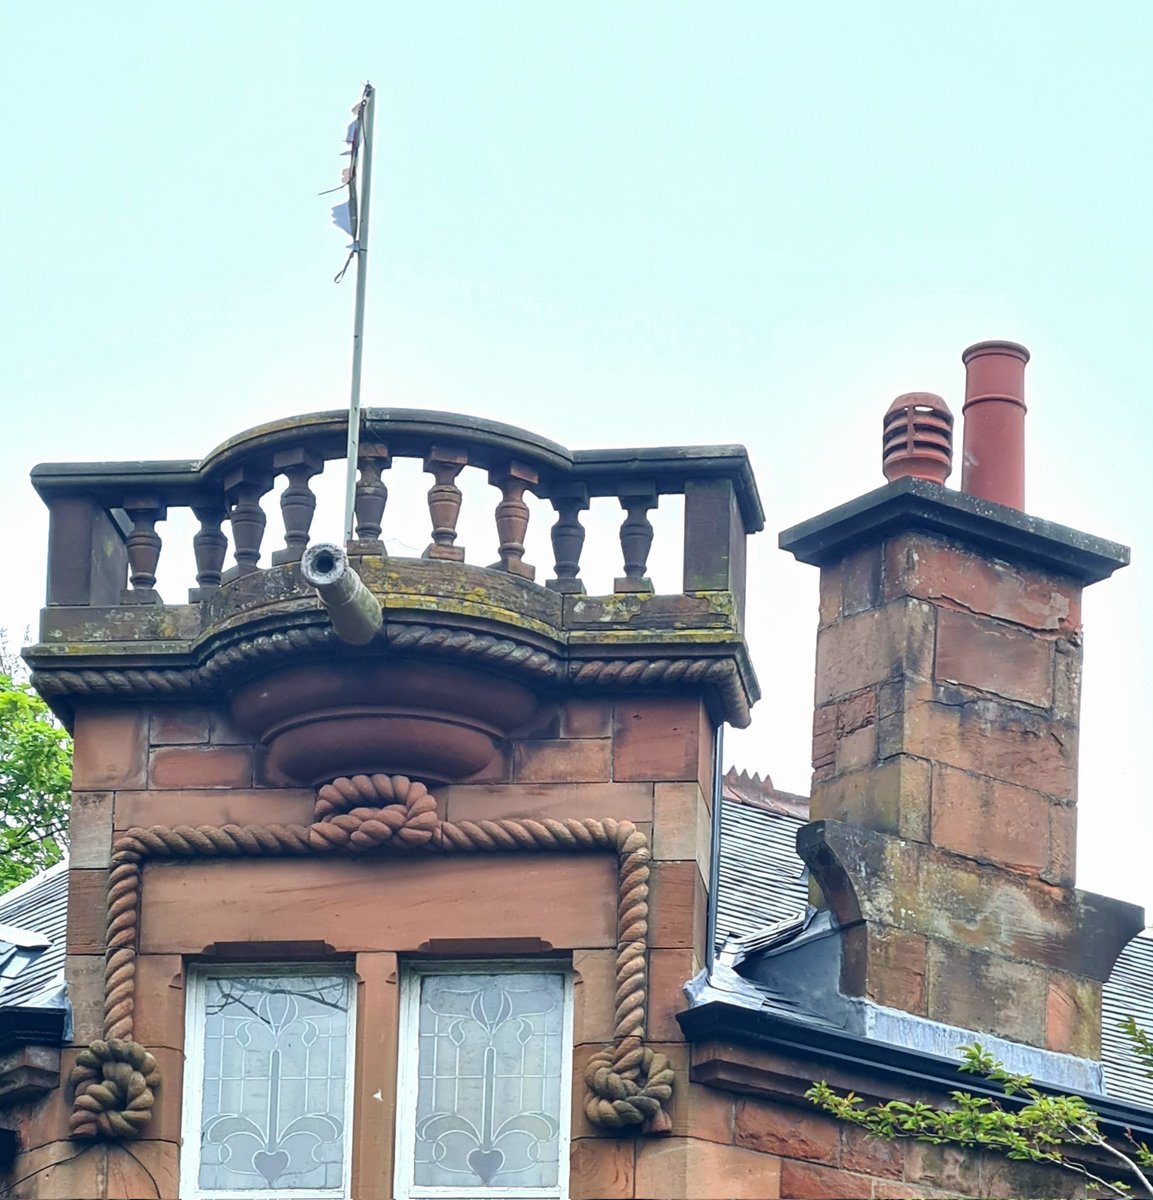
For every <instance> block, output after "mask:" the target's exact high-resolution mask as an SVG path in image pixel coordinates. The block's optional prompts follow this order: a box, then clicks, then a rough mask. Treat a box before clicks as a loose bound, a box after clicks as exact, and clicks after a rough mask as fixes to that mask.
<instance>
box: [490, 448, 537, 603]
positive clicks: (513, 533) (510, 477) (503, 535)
mask: <svg viewBox="0 0 1153 1200" xmlns="http://www.w3.org/2000/svg"><path fill="white" fill-rule="evenodd" d="M488 481H489V483H491V484H492V486H493V487H498V488H500V495H501V500H500V503H499V504H498V505H497V506H496V535H497V537H498V538H499V539H500V548H499V549H498V550H497V553H498V554H499V555H500V562H496V563H493V564H492V568H491V569H492V570H494V571H507V572H508V573H509V574H510V575H519V576H520V577H521V578H522V579H535V578H536V567H530V566H529V564H528V563H526V562H525V561H524V538H525V534H526V533H527V532H528V518H529V509H528V505H527V504H526V503H525V499H524V493H525V488H527V487H528V486H529V485H530V484H534V483H539V482H540V476H539V475H538V474H537V472H536V471H535V470H534V469H533V468H532V467H530V466H527V465H526V464H525V463H519V462H511V463H509V464H508V466H507V467H503V468H501V469H500V470H496V471H489V473H488Z"/></svg>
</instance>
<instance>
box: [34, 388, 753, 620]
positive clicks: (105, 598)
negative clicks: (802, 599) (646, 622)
mask: <svg viewBox="0 0 1153 1200" xmlns="http://www.w3.org/2000/svg"><path fill="white" fill-rule="evenodd" d="M346 422H347V418H346V416H345V414H344V413H318V414H313V415H310V416H306V417H300V418H294V419H292V420H287V421H282V422H277V423H274V424H269V425H264V426H261V427H259V428H257V429H253V430H250V431H248V432H246V433H243V434H241V435H239V436H238V437H236V438H233V439H231V440H230V441H228V442H225V443H224V444H223V445H222V446H220V447H219V448H218V449H216V450H214V451H213V452H212V453H211V454H210V455H208V457H207V458H204V459H201V460H190V461H175V462H130V463H50V464H44V465H41V466H38V467H36V468H35V470H34V471H33V473H32V481H33V484H34V485H35V487H36V489H37V491H38V492H39V493H40V495H41V497H42V498H43V499H44V501H45V502H46V503H47V505H48V507H49V509H50V510H51V534H50V552H49V578H48V598H47V599H48V604H49V605H69V606H75V605H97V606H100V605H104V606H108V605H119V604H159V603H161V599H160V596H159V595H158V593H157V591H156V574H157V567H158V564H159V561H160V557H161V553H162V550H163V535H162V533H161V529H162V528H163V523H164V522H165V520H166V518H167V517H168V514H169V512H170V511H172V510H173V509H178V508H186V509H190V510H191V511H192V512H193V513H194V514H195V516H196V519H197V521H198V522H199V526H200V527H199V530H198V531H197V533H196V534H195V536H194V538H193V551H194V555H195V563H196V586H195V587H194V588H193V589H192V590H191V592H190V595H189V600H190V602H192V603H197V602H200V601H203V600H205V599H206V598H208V597H209V596H210V594H211V593H212V592H214V591H215V590H216V589H218V588H220V587H221V586H224V585H227V584H228V583H229V582H230V581H231V580H233V579H235V578H237V577H239V576H243V575H247V574H250V573H252V572H255V571H258V570H260V569H261V568H262V565H270V566H280V565H283V564H285V563H291V562H297V561H299V560H300V557H301V555H302V553H303V551H304V548H305V547H306V546H307V545H308V542H309V537H310V532H311V525H312V521H313V516H314V513H315V511H316V496H315V495H314V493H313V490H312V486H311V482H312V480H313V478H314V476H316V475H317V474H319V473H320V471H321V470H322V469H323V467H324V464H325V463H326V462H328V461H331V460H334V459H343V458H344V454H345V430H346V427H347V426H346ZM399 458H412V459H418V460H420V461H421V462H422V463H423V466H424V470H425V471H426V472H427V473H428V474H429V475H430V476H431V477H432V486H431V487H430V488H429V490H428V495H427V505H428V512H429V521H430V526H431V535H430V541H429V544H428V547H427V548H426V549H425V551H424V555H423V557H424V558H426V559H431V560H439V561H444V562H463V561H465V550H464V548H463V547H461V546H459V545H458V544H457V523H458V519H459V516H460V511H461V504H462V493H461V490H460V488H459V487H458V486H457V484H458V479H459V477H460V476H461V473H462V472H463V471H465V470H469V469H474V470H480V471H483V472H485V473H486V475H487V478H488V482H489V483H490V484H491V485H492V486H493V487H494V488H496V489H497V490H498V491H499V494H500V499H499V501H498V503H497V505H496V509H495V521H494V524H495V530H494V533H495V538H494V541H495V543H496V556H497V561H496V562H495V563H494V564H492V566H491V568H490V569H492V570H495V571H501V572H504V573H506V574H509V575H514V576H517V577H519V578H522V579H526V580H533V579H535V577H536V574H537V572H536V568H534V567H532V566H530V565H529V564H528V563H527V562H525V559H524V554H525V549H524V539H525V533H526V531H527V528H528V523H529V507H528V504H527V503H526V501H525V495H526V493H530V494H532V495H535V496H539V497H541V498H542V499H546V500H548V501H549V502H550V503H551V504H552V506H553V508H554V509H555V512H556V520H555V523H554V524H553V526H552V529H551V536H552V546H553V555H554V563H553V567H552V571H551V574H550V575H549V576H548V578H547V579H546V580H544V583H545V586H546V587H548V588H550V589H552V590H553V591H556V592H561V593H583V592H584V590H585V588H584V585H583V583H582V582H581V579H580V569H581V553H582V549H583V547H584V541H585V530H584V527H583V526H582V523H581V514H582V512H583V511H584V510H585V509H587V508H588V505H589V501H590V499H593V498H595V497H604V496H607V497H615V498H616V499H618V500H619V502H620V505H621V509H622V513H623V519H622V523H621V526H620V546H621V552H622V559H623V570H622V574H621V575H620V576H619V577H617V579H616V580H615V583H614V591H615V592H618V593H623V592H641V593H643V592H651V591H652V584H651V582H650V581H649V579H648V578H647V573H646V572H647V564H648V558H649V552H650V549H651V547H652V543H653V527H652V524H651V523H650V521H649V514H650V512H652V511H653V510H654V509H656V508H657V507H658V505H659V504H660V500H661V497H662V496H667V495H683V496H684V497H685V532H684V537H685V544H684V591H686V592H694V591H711V590H718V589H723V590H727V591H730V592H732V593H734V594H735V595H736V596H737V597H738V600H740V599H743V591H744V579H743V566H744V554H743V544H744V538H745V536H746V535H747V534H749V533H753V532H756V531H757V530H759V529H761V528H762V526H763V520H764V518H763V514H762V511H761V507H760V501H759V498H758V496H757V490H756V484H755V481H754V479H753V476H752V471H751V468H750V466H749V462H748V458H747V455H746V453H745V451H744V449H743V447H739V446H717V447H702V446H682V447H672V448H660V449H625V450H589V451H582V450H578V451H572V452H570V451H569V450H567V449H565V448H564V447H563V446H559V445H557V444H556V443H554V442H550V441H547V440H545V439H543V438H539V437H536V436H534V435H532V434H529V433H526V432H524V431H523V430H519V429H515V428H512V427H510V426H507V425H501V424H498V423H496V422H492V421H482V420H477V419H472V418H466V417H458V416H451V415H448V414H441V413H432V412H419V411H412V410H403V409H369V410H367V411H366V413H365V426H364V433H363V435H362V438H361V446H360V459H359V462H358V480H357V485H356V502H355V512H356V539H357V542H358V543H359V546H354V547H353V549H354V550H357V549H359V550H361V551H362V552H371V551H375V552H376V553H383V552H384V547H383V543H382V542H381V534H382V530H383V529H384V528H385V526H386V524H387V514H388V503H389V488H388V483H387V480H388V471H389V468H390V467H391V466H392V464H393V461H394V460H395V459H399ZM278 482H279V483H281V485H282V486H281V487H280V491H279V496H278V503H279V506H280V511H281V514H282V517H283V522H284V544H283V545H282V546H277V547H271V548H270V547H269V546H268V545H267V544H266V539H265V526H266V524H267V505H268V504H269V500H268V499H267V498H268V497H269V496H270V494H271V493H274V492H275V491H276V488H277V484H278ZM226 529H227V531H228V532H226Z"/></svg>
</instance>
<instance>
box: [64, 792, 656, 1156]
mask: <svg viewBox="0 0 1153 1200" xmlns="http://www.w3.org/2000/svg"><path fill="white" fill-rule="evenodd" d="M393 838H395V839H396V842H397V844H398V845H399V846H403V847H406V848H407V849H410V850H416V849H424V850H433V851H436V850H439V851H441V852H450V853H452V852H457V853H459V852H469V853H476V852H480V853H484V852H494V851H495V852H500V851H504V852H508V851H510V850H512V851H517V850H519V851H526V850H534V851H538V852H539V851H542V850H543V851H554V852H556V851H560V852H567V853H573V852H576V853H582V852H583V853H587V852H590V851H600V852H604V851H608V852H611V853H614V854H615V855H616V856H617V858H618V860H619V864H620V865H619V877H618V897H617V903H618V943H617V970H616V975H617V993H618V994H617V1004H616V1032H615V1035H614V1040H613V1042H612V1044H611V1045H609V1046H607V1047H606V1048H605V1049H604V1050H603V1051H601V1052H600V1053H599V1054H597V1055H594V1056H593V1058H592V1059H591V1060H590V1061H589V1063H588V1065H587V1067H586V1070H585V1083H586V1086H587V1088H588V1092H587V1098H586V1101H585V1113H586V1115H587V1116H588V1118H589V1120H590V1121H591V1122H592V1123H593V1124H594V1125H597V1126H600V1127H601V1128H602V1129H605V1130H607V1131H614V1132H618V1133H625V1132H628V1131H630V1130H635V1129H636V1128H637V1126H642V1132H647V1133H661V1132H667V1130H668V1129H669V1127H670V1124H669V1118H668V1115H667V1113H666V1112H665V1110H664V1107H663V1106H664V1104H665V1102H667V1100H668V1099H669V1097H670V1096H671V1094H672V1088H673V1082H674V1073H673V1071H672V1069H671V1066H670V1064H669V1061H668V1059H667V1058H666V1057H665V1055H663V1054H662V1053H660V1052H659V1051H654V1050H652V1049H650V1048H648V1047H647V1046H646V1045H645V1018H646V1013H647V1008H648V980H647V974H648V972H647V957H648V907H649V906H648V895H649V861H650V857H651V856H650V851H649V847H648V839H647V837H646V836H645V835H644V834H643V833H641V832H640V831H639V830H637V828H636V827H635V826H634V825H632V823H631V822H628V821H617V820H614V819H611V818H604V819H600V820H590V819H583V820H574V819H569V820H563V821H556V820H551V819H550V820H545V821H531V820H517V819H502V820H497V821H481V822H468V821H466V822H450V821H446V820H443V819H442V818H441V817H440V816H439V813H438V811H437V805H436V801H435V799H434V798H433V797H432V796H431V795H430V794H429V793H428V791H427V789H425V788H424V786H423V785H421V784H419V783H415V782H413V781H410V780H409V779H407V778H405V777H403V776H372V777H368V776H356V777H355V778H354V779H338V780H336V781H334V783H332V784H329V785H325V787H323V788H321V789H320V790H319V792H318V795H317V808H316V820H315V821H314V822H313V824H311V825H307V826H303V825H301V826H282V825H273V826H234V825H224V826H199V827H189V826H177V827H166V826H150V827H148V828H138V829H132V830H129V831H128V832H127V833H126V834H125V835H124V836H123V837H121V838H120V839H118V841H117V842H116V843H115V845H114V847H113V856H112V870H111V874H110V878H109V893H108V895H109V905H108V924H107V946H108V952H107V961H106V965H105V981H104V983H105V989H104V990H105V998H104V1000H105V1012H104V1038H103V1039H99V1040H97V1041H94V1042H93V1043H91V1044H90V1045H89V1047H88V1048H87V1049H85V1050H82V1051H81V1052H80V1053H79V1054H78V1055H77V1058H76V1066H75V1067H74V1068H73V1070H72V1073H71V1076H70V1083H71V1087H72V1091H73V1096H74V1102H73V1103H74V1107H73V1113H72V1117H71V1119H70V1127H71V1131H72V1137H73V1138H79V1139H85V1138H105V1139H110V1140H118V1139H121V1138H133V1137H138V1136H140V1134H141V1132H142V1131H143V1130H144V1129H145V1128H146V1127H147V1126H148V1124H149V1121H150V1119H151V1112H152V1107H153V1104H154V1102H155V1100H154V1096H155V1089H156V1087H157V1086H158V1085H159V1084H160V1082H161V1073H160V1071H159V1069H158V1065H157V1061H156V1059H155V1057H154V1056H153V1055H152V1054H151V1053H149V1052H148V1050H147V1049H146V1048H145V1047H143V1046H141V1045H140V1044H139V1043H137V1042H136V1041H135V1038H134V1034H133V1030H134V1018H133V1013H134V1008H135V1002H134V996H135V975H136V957H137V939H138V926H139V912H140V891H141V885H142V880H143V873H142V866H143V864H144V862H145V861H147V860H155V859H157V858H159V859H172V858H178V859H179V858H184V859H186V858H197V857H210V858H212V857H224V858H229V857H236V856H237V855H241V856H254V857H278V856H285V855H300V854H305V855H310V854H328V853H331V852H333V851H338V852H340V851H342V852H345V853H349V852H351V853H366V852H371V851H373V850H378V849H379V848H381V847H383V846H384V845H386V844H387V843H388V842H389V841H391V840H393Z"/></svg>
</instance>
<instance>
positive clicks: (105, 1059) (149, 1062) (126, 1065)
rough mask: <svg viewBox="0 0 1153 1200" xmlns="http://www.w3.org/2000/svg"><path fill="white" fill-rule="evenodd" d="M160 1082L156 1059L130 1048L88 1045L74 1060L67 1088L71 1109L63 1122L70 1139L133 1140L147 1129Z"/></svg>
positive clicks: (117, 1041) (119, 1043)
mask: <svg viewBox="0 0 1153 1200" xmlns="http://www.w3.org/2000/svg"><path fill="white" fill-rule="evenodd" d="M159 1082H160V1072H159V1071H158V1070H157V1069H156V1059H155V1058H153V1057H152V1055H151V1054H149V1053H148V1051H147V1050H145V1049H144V1047H143V1046H141V1045H139V1044H138V1043H136V1042H130V1041H124V1040H122V1039H121V1038H110V1039H109V1040H108V1041H106V1042H104V1041H96V1042H93V1043H92V1044H91V1045H90V1046H89V1047H88V1049H87V1050H81V1051H80V1053H79V1054H78V1055H77V1056H76V1066H74V1067H73V1068H72V1073H71V1075H70V1076H69V1083H71V1084H72V1087H73V1090H74V1092H75V1097H76V1099H75V1105H74V1107H73V1110H72V1116H71V1118H70V1120H69V1130H70V1132H71V1134H72V1136H73V1137H74V1138H91V1137H96V1135H97V1134H103V1135H104V1136H105V1137H107V1138H129V1137H136V1136H137V1135H138V1134H139V1133H140V1132H141V1130H142V1129H143V1128H144V1127H145V1126H146V1125H147V1124H148V1121H149V1119H150V1117H151V1116H152V1106H153V1104H154V1103H155V1100H156V1097H155V1094H154V1092H153V1089H154V1088H155V1087H156V1086H157V1084H159Z"/></svg>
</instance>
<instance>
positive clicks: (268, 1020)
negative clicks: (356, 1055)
mask: <svg viewBox="0 0 1153 1200" xmlns="http://www.w3.org/2000/svg"><path fill="white" fill-rule="evenodd" d="M204 989H205V1003H204V1102H203V1110H202V1114H201V1141H200V1172H199V1185H200V1187H201V1188H202V1189H203V1190H206V1191H211V1190H221V1191H224V1190H236V1191H244V1190H274V1191H276V1192H278V1193H291V1192H292V1191H294V1190H300V1189H305V1188H307V1189H311V1190H313V1191H316V1190H319V1189H322V1188H331V1189H334V1190H335V1189H340V1188H341V1187H343V1184H344V1136H345V1126H346V1124H347V1114H346V1112H345V1106H346V1081H347V1070H348V1024H349V1022H348V1008H349V1000H350V995H351V988H350V984H349V979H348V978H347V977H346V976H342V975H266V976H260V975H246V976H235V975H231V976H219V977H216V978H209V979H206V980H205V983H204Z"/></svg>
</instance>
